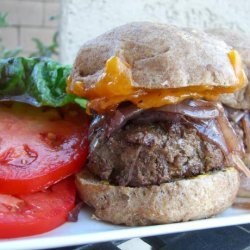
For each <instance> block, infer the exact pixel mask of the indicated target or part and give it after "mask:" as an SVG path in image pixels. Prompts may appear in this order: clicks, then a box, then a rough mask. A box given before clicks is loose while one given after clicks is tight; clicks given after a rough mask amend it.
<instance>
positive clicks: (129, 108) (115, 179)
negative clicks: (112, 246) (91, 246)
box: [68, 22, 249, 225]
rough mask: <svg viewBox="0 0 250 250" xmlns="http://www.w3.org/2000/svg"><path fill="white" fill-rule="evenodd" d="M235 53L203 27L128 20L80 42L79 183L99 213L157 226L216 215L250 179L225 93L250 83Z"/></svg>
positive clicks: (76, 85)
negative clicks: (84, 118)
mask: <svg viewBox="0 0 250 250" xmlns="http://www.w3.org/2000/svg"><path fill="white" fill-rule="evenodd" d="M245 82H246V78H245V75H244V71H243V69H242V67H241V60H240V57H239V55H238V53H237V52H236V51H234V50H232V48H231V47H229V46H227V45H226V44H225V43H224V42H223V41H220V40H217V39H215V38H212V37H210V36H208V35H207V34H205V33H203V32H196V31H187V30H184V29H180V28H177V27H175V26H171V25H165V24H155V23H146V22H142V23H130V24H127V25H124V26H121V27H118V28H116V29H113V30H111V31H109V32H107V33H105V34H103V35H101V36H99V37H97V38H96V39H94V40H92V41H90V42H88V43H86V44H85V45H83V47H82V48H81V50H80V52H79V54H78V56H77V58H76V60H75V63H74V67H73V71H72V74H71V77H70V79H69V81H68V91H69V92H70V93H74V94H76V95H78V96H81V97H85V98H88V100H89V103H88V112H89V113H91V114H92V115H94V119H93V121H92V124H91V126H90V130H89V140H90V150H89V156H88V164H87V167H86V169H85V170H83V172H82V173H80V174H79V175H78V176H77V188H78V191H79V193H80V196H81V198H82V199H83V201H84V202H85V203H87V204H88V205H90V206H91V207H93V208H94V209H95V215H96V216H97V217H98V218H99V219H102V220H105V221H109V222H112V223H115V224H126V225H150V224H161V223H171V222H178V221H186V220H194V219H200V218H206V217H210V216H212V215H215V214H217V213H219V212H221V211H223V210H224V209H226V208H227V207H229V206H230V205H231V204H232V202H233V201H234V199H235V196H236V193H237V192H238V187H239V176H238V171H237V170H235V169H234V168H231V167H229V166H235V167H237V168H240V169H241V170H242V171H245V173H246V174H248V175H249V170H248V169H247V168H246V167H245V166H244V164H243V162H242V161H241V160H240V157H239V156H241V155H242V154H243V151H244V150H243V146H242V144H241V141H240V140H239V139H238V138H237V136H236V134H235V132H234V130H233V128H232V127H231V125H230V123H229V122H228V120H227V118H226V116H225V114H224V109H223V107H222V106H221V105H220V104H218V103H216V102H214V100H216V99H217V98H218V96H219V95H220V94H222V93H232V92H234V91H236V90H238V89H240V88H242V87H244V86H245Z"/></svg>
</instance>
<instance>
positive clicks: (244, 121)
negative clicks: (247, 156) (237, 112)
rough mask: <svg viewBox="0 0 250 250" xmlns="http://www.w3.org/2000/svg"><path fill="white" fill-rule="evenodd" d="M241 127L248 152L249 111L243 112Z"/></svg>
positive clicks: (249, 148) (249, 150) (249, 140)
mask: <svg viewBox="0 0 250 250" xmlns="http://www.w3.org/2000/svg"><path fill="white" fill-rule="evenodd" d="M242 127H243V130H244V134H245V144H246V149H247V153H250V117H249V113H245V115H244V117H243V119H242Z"/></svg>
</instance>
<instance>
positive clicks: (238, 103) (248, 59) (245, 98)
mask: <svg viewBox="0 0 250 250" xmlns="http://www.w3.org/2000/svg"><path fill="white" fill-rule="evenodd" d="M206 32H208V33H210V34H213V35H214V36H216V37H217V38H220V39H222V40H224V41H225V42H226V43H227V44H229V45H230V46H232V47H233V48H235V49H236V50H237V51H238V52H239V53H240V55H241V58H242V62H243V66H244V71H245V73H246V76H247V78H248V79H250V37H249V36H247V35H246V34H244V33H242V32H235V31H231V30H227V29H211V30H207V31H206ZM220 101H221V102H222V103H224V104H226V105H228V106H230V107H232V108H238V109H250V85H249V84H248V85H247V86H246V87H245V88H243V89H241V90H238V91H237V92H235V93H234V94H225V95H222V96H221V98H220Z"/></svg>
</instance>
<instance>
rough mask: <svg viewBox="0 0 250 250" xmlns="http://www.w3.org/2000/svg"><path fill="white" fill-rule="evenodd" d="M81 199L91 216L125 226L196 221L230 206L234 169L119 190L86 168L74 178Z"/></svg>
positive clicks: (235, 183) (236, 176)
mask: <svg viewBox="0 0 250 250" xmlns="http://www.w3.org/2000/svg"><path fill="white" fill-rule="evenodd" d="M76 185H77V189H78V192H79V194H80V197H81V199H82V200H83V201H84V202H85V203H87V204H88V205H89V206H91V207H93V208H94V209H95V216H96V217H98V218H99V219H101V220H104V221H108V222H111V223H114V224H126V225H129V226H136V225H152V224H165V223H173V222H179V221H188V220H197V219H201V218H207V217H210V216H213V215H215V214H218V213H220V212H222V211H223V210H225V209H226V208H227V207H229V206H231V205H232V203H233V201H234V199H235V197H236V194H237V192H238V189H239V174H238V172H237V170H235V169H234V168H228V169H226V170H224V171H217V172H213V173H209V174H204V175H199V176H197V177H194V178H189V179H182V180H177V181H174V182H170V183H164V184H161V185H159V186H156V185H153V186H148V187H136V188H133V187H123V186H113V185H109V184H105V183H104V182H102V181H100V180H98V179H97V178H96V177H94V176H93V175H92V174H91V173H90V172H89V171H88V170H87V169H85V170H83V171H82V172H81V173H79V174H78V175H77V178H76Z"/></svg>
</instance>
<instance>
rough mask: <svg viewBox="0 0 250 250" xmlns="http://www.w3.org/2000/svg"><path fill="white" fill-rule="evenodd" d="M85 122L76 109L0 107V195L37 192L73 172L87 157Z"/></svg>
mask: <svg viewBox="0 0 250 250" xmlns="http://www.w3.org/2000/svg"><path fill="white" fill-rule="evenodd" d="M87 128H88V119H87V117H86V115H85V114H84V112H83V111H82V110H81V109H80V108H79V109H78V108H76V107H74V108H73V107H67V108H61V109H55V108H35V107H31V106H28V105H26V104H20V103H12V104H1V105H0V193H3V194H12V195H18V194H28V193H33V192H37V191H40V190H43V189H45V188H46V187H49V186H50V185H52V184H54V183H55V182H58V181H59V180H62V179H64V178H66V177H67V176H69V175H71V174H73V173H76V172H77V171H79V170H80V168H81V167H82V166H83V165H84V163H85V160H86V156H87V148H88V141H87V133H88V131H87Z"/></svg>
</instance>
